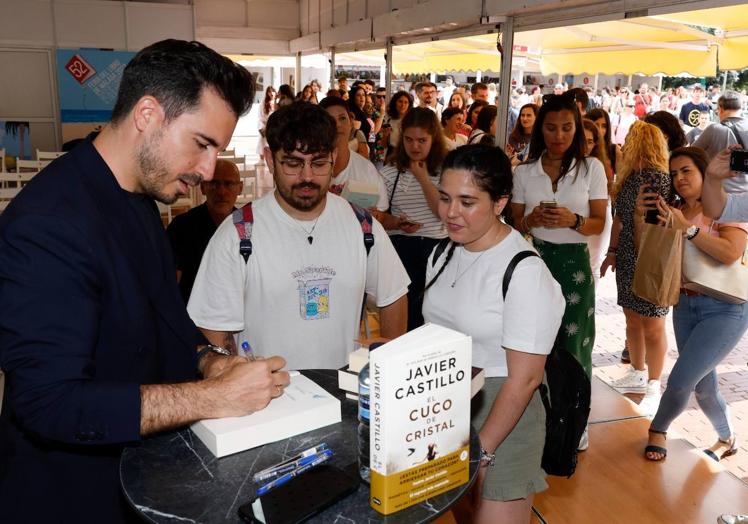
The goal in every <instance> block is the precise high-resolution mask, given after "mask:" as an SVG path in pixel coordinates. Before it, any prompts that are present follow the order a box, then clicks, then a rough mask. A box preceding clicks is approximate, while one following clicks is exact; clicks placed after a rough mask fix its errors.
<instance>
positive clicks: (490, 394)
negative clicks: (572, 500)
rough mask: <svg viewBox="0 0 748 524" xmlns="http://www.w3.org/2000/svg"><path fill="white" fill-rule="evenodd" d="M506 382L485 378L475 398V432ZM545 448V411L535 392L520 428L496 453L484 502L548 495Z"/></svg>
mask: <svg viewBox="0 0 748 524" xmlns="http://www.w3.org/2000/svg"><path fill="white" fill-rule="evenodd" d="M505 381H506V377H491V378H486V384H485V385H484V386H483V389H482V390H481V391H480V392H479V393H478V394H477V395H475V398H474V399H473V403H472V409H471V421H472V423H473V426H474V427H475V430H476V431H478V430H480V428H481V427H482V426H483V422H484V421H485V420H486V417H488V413H489V412H490V411H491V407H492V406H493V403H494V400H495V399H496V395H497V394H498V392H499V389H501V386H502V384H504V382H505ZM544 445H545V408H544V407H543V402H542V400H541V399H540V393H539V392H538V391H537V390H536V391H535V393H533V395H532V398H531V399H530V403H529V404H528V405H527V408H526V409H525V412H524V413H523V414H522V416H521V417H520V419H519V420H518V421H517V425H516V426H514V429H513V430H512V432H511V433H509V435H507V437H506V438H505V439H504V442H502V443H501V445H500V446H499V447H498V448H497V449H496V463H495V464H494V465H493V466H488V471H487V472H486V480H485V483H484V484H483V494H482V496H483V498H484V499H488V500H496V501H502V502H503V501H508V500H517V499H524V498H527V497H528V496H529V495H530V494H532V493H539V492H541V491H545V489H546V488H547V487H548V484H547V483H546V481H545V471H543V468H542V467H541V466H540V462H541V459H542V457H543V446H544Z"/></svg>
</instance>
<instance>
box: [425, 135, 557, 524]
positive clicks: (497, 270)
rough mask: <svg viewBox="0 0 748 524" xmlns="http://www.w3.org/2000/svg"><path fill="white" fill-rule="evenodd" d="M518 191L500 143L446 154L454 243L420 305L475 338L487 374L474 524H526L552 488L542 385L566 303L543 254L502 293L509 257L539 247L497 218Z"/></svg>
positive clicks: (442, 253)
mask: <svg viewBox="0 0 748 524" xmlns="http://www.w3.org/2000/svg"><path fill="white" fill-rule="evenodd" d="M511 191H512V168H511V165H510V163H509V159H508V158H507V156H506V155H505V154H504V153H503V152H502V151H501V150H500V149H498V148H496V147H490V146H483V145H467V146H463V147H461V148H459V149H457V150H455V151H452V152H451V153H449V155H447V158H446V159H445V160H444V166H443V169H442V176H441V182H440V185H439V204H438V212H439V217H440V218H441V220H442V221H443V223H444V224H445V225H446V227H447V231H448V233H449V240H450V242H449V243H448V244H443V245H441V248H443V249H441V250H435V252H434V253H433V254H432V256H431V257H430V258H429V262H428V266H427V279H428V282H429V284H428V287H427V289H426V293H425V295H426V296H425V299H424V303H423V315H424V317H425V319H426V320H427V321H429V322H436V323H438V324H441V325H443V326H447V327H450V328H452V329H455V330H457V331H461V332H463V333H466V334H468V335H470V336H471V337H472V339H473V365H474V366H477V367H480V368H482V369H483V370H484V372H485V375H486V382H485V385H484V386H483V389H482V390H481V391H480V392H479V393H478V394H477V395H476V396H475V398H474V399H473V404H472V410H471V419H472V423H473V426H474V427H475V428H476V429H478V436H479V438H480V443H481V448H482V449H481V455H482V458H481V467H480V469H479V473H478V479H477V480H476V482H475V485H474V497H473V501H474V515H473V517H474V518H473V522H476V523H491V524H493V523H498V522H501V523H505V524H520V523H527V522H528V521H529V518H530V512H531V510H532V501H533V497H534V495H535V493H537V492H540V491H543V490H545V489H546V487H547V484H546V481H545V472H544V471H543V469H542V468H541V467H540V462H541V458H542V455H543V446H544V444H545V410H544V408H543V404H542V402H541V400H540V395H539V393H538V389H537V388H538V385H539V384H540V382H541V381H542V380H543V370H544V365H545V359H546V355H547V354H548V353H549V352H550V351H551V348H552V347H553V341H554V340H555V338H556V332H557V331H558V327H559V325H560V323H561V316H562V315H563V311H564V299H563V296H562V294H561V288H560V286H559V285H558V283H557V282H556V281H554V279H553V277H552V276H551V274H550V272H549V271H548V268H547V267H546V266H545V265H544V264H543V263H542V261H541V260H539V259H538V258H537V257H529V258H526V259H524V260H522V261H521V262H519V263H518V264H517V266H516V267H515V269H514V271H513V272H512V277H511V280H510V285H509V287H508V290H507V293H506V297H504V295H503V293H502V282H503V278H504V274H505V271H506V269H507V266H508V264H509V262H510V261H511V260H512V258H513V257H514V256H515V255H516V254H517V253H519V252H521V251H527V250H528V249H529V250H531V249H532V248H530V246H529V245H528V244H527V242H525V240H524V239H523V238H522V236H521V235H520V234H519V233H517V231H515V230H514V229H512V228H511V227H509V226H507V225H506V224H504V223H503V222H502V221H501V219H500V218H499V216H500V215H501V213H502V210H503V208H504V207H505V206H506V204H507V201H508V198H509V194H510V193H511ZM492 457H493V458H492Z"/></svg>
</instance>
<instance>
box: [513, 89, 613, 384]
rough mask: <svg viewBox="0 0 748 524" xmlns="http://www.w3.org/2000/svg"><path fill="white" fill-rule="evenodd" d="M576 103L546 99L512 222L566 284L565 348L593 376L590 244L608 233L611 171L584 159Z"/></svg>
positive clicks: (520, 176)
mask: <svg viewBox="0 0 748 524" xmlns="http://www.w3.org/2000/svg"><path fill="white" fill-rule="evenodd" d="M586 152H587V147H586V138H585V135H584V126H583V125H582V117H581V114H580V113H579V109H578V108H577V104H576V102H575V101H574V98H573V96H569V95H567V94H562V95H547V96H546V97H545V98H544V101H543V105H542V106H541V107H540V111H539V112H538V118H537V120H536V122H535V128H534V130H533V134H532V140H531V141H530V153H529V157H528V162H527V163H525V164H522V165H519V166H517V167H516V168H515V173H514V193H513V195H512V217H513V219H514V224H515V227H517V229H519V231H520V233H529V234H531V235H532V236H533V244H534V245H535V248H536V249H537V250H538V252H539V253H540V256H541V257H543V260H544V261H545V263H546V264H547V265H548V268H549V269H550V270H551V274H552V275H553V277H554V278H555V279H556V280H557V281H558V283H559V284H561V288H562V289H563V291H564V296H565V297H566V312H565V313H564V320H563V326H562V329H561V332H560V333H559V335H560V343H561V345H562V346H563V347H564V348H566V350H567V351H569V353H571V354H572V355H574V356H575V357H576V359H577V360H578V361H579V363H580V364H581V365H582V367H584V370H585V371H586V372H587V375H588V376H591V375H592V347H593V345H594V343H595V282H594V279H593V277H592V269H591V268H590V255H589V250H588V248H587V241H588V239H589V237H590V236H591V235H599V234H600V233H602V230H603V226H604V224H605V210H606V207H607V204H608V181H607V178H606V177H605V168H604V167H603V164H602V163H601V162H600V161H599V160H598V159H596V158H592V157H586Z"/></svg>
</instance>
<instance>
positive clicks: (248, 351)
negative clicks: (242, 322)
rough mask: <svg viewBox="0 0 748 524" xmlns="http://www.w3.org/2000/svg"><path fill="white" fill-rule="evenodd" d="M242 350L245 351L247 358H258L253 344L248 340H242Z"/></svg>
mask: <svg viewBox="0 0 748 524" xmlns="http://www.w3.org/2000/svg"><path fill="white" fill-rule="evenodd" d="M242 351H244V356H245V357H247V360H257V357H256V356H255V353H254V351H252V346H250V345H249V342H247V341H246V340H245V341H244V342H242Z"/></svg>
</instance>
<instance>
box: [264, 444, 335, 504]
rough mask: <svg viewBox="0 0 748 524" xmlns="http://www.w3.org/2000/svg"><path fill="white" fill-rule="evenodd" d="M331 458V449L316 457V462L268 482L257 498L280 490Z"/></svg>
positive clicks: (313, 461)
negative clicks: (284, 485) (276, 489)
mask: <svg viewBox="0 0 748 524" xmlns="http://www.w3.org/2000/svg"><path fill="white" fill-rule="evenodd" d="M330 457H332V450H331V449H326V450H325V451H323V452H322V453H320V454H319V455H317V456H316V457H314V460H312V461H311V462H309V463H308V464H305V465H304V466H301V467H298V468H296V469H295V470H293V471H290V472H288V473H286V474H285V475H283V476H282V477H278V478H277V479H275V480H273V481H272V482H268V483H267V484H265V485H264V486H261V487H260V489H258V490H257V496H258V497H262V496H263V495H265V494H266V493H268V492H269V491H271V490H274V489H275V488H278V487H280V486H282V485H283V484H285V483H286V482H288V481H289V480H291V479H292V478H294V477H297V476H299V475H301V474H302V473H305V472H307V471H309V470H310V469H312V468H313V467H315V466H319V465H320V464H322V463H323V462H326V461H327V460H329V459H330ZM310 458H311V457H310Z"/></svg>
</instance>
